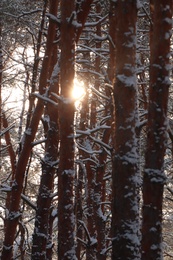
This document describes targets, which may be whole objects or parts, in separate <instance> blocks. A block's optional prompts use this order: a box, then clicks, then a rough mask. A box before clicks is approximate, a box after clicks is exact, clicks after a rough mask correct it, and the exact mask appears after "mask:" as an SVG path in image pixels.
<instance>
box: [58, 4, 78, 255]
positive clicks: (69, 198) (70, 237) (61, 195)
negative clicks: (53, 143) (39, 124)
mask: <svg viewBox="0 0 173 260" xmlns="http://www.w3.org/2000/svg"><path fill="white" fill-rule="evenodd" d="M74 9H75V1H74V0H66V1H64V0H62V1H61V46H60V48H61V58H60V88H61V101H60V103H59V127H60V128H59V130H60V163H59V170H58V258H59V259H62V260H65V259H76V256H75V241H74V230H75V229H74V227H75V220H74V205H73V198H74V195H73V189H74V176H75V173H74V145H75V143H74V126H73V125H74V102H73V101H72V100H71V93H72V89H73V80H74V57H75V29H74V26H73V24H72V22H73V18H74V17H73V12H74ZM67 32H68V33H67Z"/></svg>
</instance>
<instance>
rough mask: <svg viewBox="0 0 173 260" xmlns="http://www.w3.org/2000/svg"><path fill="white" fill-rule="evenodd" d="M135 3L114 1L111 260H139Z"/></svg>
mask: <svg viewBox="0 0 173 260" xmlns="http://www.w3.org/2000/svg"><path fill="white" fill-rule="evenodd" d="M136 19H137V7H136V1H134V0H133V1H132V0H126V1H123V0H118V1H117V24H115V27H116V69H115V74H116V75H115V84H114V102H115V118H114V119H115V131H114V134H115V136H114V154H113V170H112V178H113V179H112V182H113V183H112V188H113V194H112V196H113V202H112V259H129V260H130V259H131V260H132V259H133V260H134V259H140V241H139V194H138V193H139V187H138V186H139V184H138V182H139V177H138V175H139V170H138V140H137V135H136V126H137V122H138V113H137V82H136V65H135V63H136Z"/></svg>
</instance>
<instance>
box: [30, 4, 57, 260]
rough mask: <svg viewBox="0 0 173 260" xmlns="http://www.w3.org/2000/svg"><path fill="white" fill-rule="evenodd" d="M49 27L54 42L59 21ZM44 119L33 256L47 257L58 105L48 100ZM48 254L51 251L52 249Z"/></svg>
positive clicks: (52, 8)
mask: <svg viewBox="0 0 173 260" xmlns="http://www.w3.org/2000/svg"><path fill="white" fill-rule="evenodd" d="M58 3H59V0H56V1H51V2H50V13H51V14H52V15H55V16H56V15H57V11H58ZM49 28H50V29H49V31H48V37H50V35H51V38H52V42H53V40H54V39H55V38H56V24H55V23H54V22H51V21H50V27H49ZM54 48H55V50H56V52H57V48H56V45H54ZM52 52H53V46H52ZM55 57H56V56H55ZM54 62H55V61H54ZM56 62H57V61H56ZM58 73H59V68H58V65H57V64H56V65H55V68H54V70H53V73H52V77H51V80H50V84H51V91H52V92H54V93H56V94H58V93H59V88H58ZM54 101H55V100H54ZM45 118H46V121H47V128H48V130H47V133H46V135H47V140H46V144H45V156H44V159H43V163H42V176H41V182H40V187H39V194H38V199H37V210H36V217H35V229H34V234H33V246H32V259H38V258H39V259H46V248H52V245H51V244H50V243H51V241H48V231H49V223H50V218H51V216H50V215H51V202H52V196H51V195H52V193H53V187H54V175H55V173H56V167H55V166H56V162H57V159H58V142H59V138H58V137H59V136H58V135H59V133H58V108H57V106H55V105H53V104H51V103H49V102H48V104H47V105H46V109H45ZM52 220H53V219H52ZM49 253H50V254H51V251H50V250H49ZM47 257H48V256H47Z"/></svg>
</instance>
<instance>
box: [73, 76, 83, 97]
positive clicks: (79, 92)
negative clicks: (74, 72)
mask: <svg viewBox="0 0 173 260" xmlns="http://www.w3.org/2000/svg"><path fill="white" fill-rule="evenodd" d="M84 95H85V89H84V83H83V82H82V81H79V80H78V79H75V80H74V87H73V91H72V96H73V98H74V99H76V100H79V99H81V98H82V97H83V96H84Z"/></svg>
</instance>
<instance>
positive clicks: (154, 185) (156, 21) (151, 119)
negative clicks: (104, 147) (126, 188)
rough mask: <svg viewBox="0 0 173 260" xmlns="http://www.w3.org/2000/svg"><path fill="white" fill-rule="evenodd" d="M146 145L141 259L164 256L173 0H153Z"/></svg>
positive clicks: (161, 257)
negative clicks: (166, 154) (164, 201)
mask: <svg viewBox="0 0 173 260" xmlns="http://www.w3.org/2000/svg"><path fill="white" fill-rule="evenodd" d="M152 2H153V6H152V8H153V31H152V35H151V39H150V44H151V46H150V51H151V54H150V55H151V59H150V87H149V109H148V123H147V148H146V156H145V169H144V179H143V212H142V213H143V214H142V215H143V222H142V259H143V260H144V259H148V260H150V259H163V254H162V200H163V188H164V183H165V174H164V155H165V150H166V143H167V141H166V140H167V138H166V135H167V105H168V93H169V85H170V81H169V56H170V37H171V26H172V6H171V5H172V1H171V0H161V1H157V0H153V1H152Z"/></svg>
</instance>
